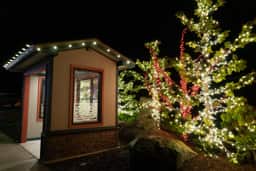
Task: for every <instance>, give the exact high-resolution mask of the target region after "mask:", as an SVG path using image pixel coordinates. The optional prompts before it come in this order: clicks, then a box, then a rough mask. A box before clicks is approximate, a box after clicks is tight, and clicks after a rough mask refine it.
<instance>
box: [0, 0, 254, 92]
mask: <svg viewBox="0 0 256 171" xmlns="http://www.w3.org/2000/svg"><path fill="white" fill-rule="evenodd" d="M193 9H194V2H193V1H192V0H169V1H163V2H161V1H160V0H159V1H152V2H147V1H145V2H140V1H138V0H137V1H134V0H127V1H83V2H80V3H79V2H76V1H71V2H68V3H67V2H64V1H59V3H52V2H47V1H41V2H40V1H34V2H33V3H31V2H30V3H23V4H15V5H13V4H1V5H0V22H1V25H0V35H1V36H0V40H1V47H0V64H1V66H2V64H3V63H4V62H5V61H6V60H7V59H8V58H9V57H11V56H12V55H14V54H15V53H16V52H17V51H18V50H19V49H21V48H22V47H24V45H25V44H27V43H28V44H36V43H45V42H52V41H65V40H78V39H86V38H98V39H100V40H101V41H103V42H104V43H106V44H107V45H109V46H111V47H112V48H114V49H116V50H118V51H120V52H121V53H123V54H124V55H126V56H127V57H130V58H131V59H133V60H136V59H137V58H139V59H149V54H148V52H147V50H146V49H145V48H144V43H145V42H148V41H151V40H155V39H158V40H160V41H161V42H162V44H161V46H160V48H161V55H164V56H170V57H175V56H178V53H179V39H180V33H181V31H182V28H183V26H182V25H181V24H180V22H179V20H178V19H177V18H176V17H175V13H176V12H178V11H184V12H185V13H187V14H192V12H193ZM216 18H217V19H218V20H219V21H220V22H221V26H222V27H223V28H224V29H228V30H231V31H233V32H239V30H240V28H241V27H240V26H241V24H243V23H245V22H246V21H250V20H252V19H253V18H256V2H255V0H242V1H240V0H227V1H226V4H225V6H224V7H222V8H220V9H219V11H218V12H217V14H216ZM255 52H256V46H250V47H248V48H247V50H244V51H243V52H242V53H241V54H242V55H243V57H246V59H247V60H248V61H249V68H252V69H254V68H255V69H256V64H254V63H256V62H254V59H255V58H256V57H255V56H254V55H255V54H256V53H255ZM0 74H1V75H0V76H1V78H2V81H1V85H0V92H1V91H7V90H12V91H13V90H17V91H18V90H20V89H19V88H17V87H19V86H20V84H19V83H18V82H21V78H20V74H17V73H15V74H10V73H8V72H6V71H4V70H3V69H2V68H1V72H0ZM3 80H4V81H3Z"/></svg>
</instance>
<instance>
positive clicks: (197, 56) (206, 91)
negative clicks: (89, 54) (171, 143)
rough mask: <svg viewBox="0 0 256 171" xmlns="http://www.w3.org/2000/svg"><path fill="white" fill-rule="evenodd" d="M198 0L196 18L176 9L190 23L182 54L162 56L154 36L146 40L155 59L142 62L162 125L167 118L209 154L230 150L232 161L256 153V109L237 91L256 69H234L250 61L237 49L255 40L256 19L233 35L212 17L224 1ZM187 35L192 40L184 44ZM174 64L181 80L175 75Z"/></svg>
mask: <svg viewBox="0 0 256 171" xmlns="http://www.w3.org/2000/svg"><path fill="white" fill-rule="evenodd" d="M195 2H196V5H197V7H196V9H195V11H194V16H193V17H192V18H188V17H187V16H186V15H185V14H184V13H178V14H177V17H178V18H179V19H180V20H181V23H182V24H183V25H185V29H184V30H183V32H182V36H181V42H180V54H179V58H176V59H175V60H171V59H168V58H160V57H159V48H158V45H159V41H154V42H150V43H146V47H147V48H148V49H149V52H150V55H151V60H150V61H142V62H140V61H138V62H137V65H138V66H139V67H140V68H141V70H142V71H143V72H144V85H145V87H146V88H147V90H148V92H149V94H150V95H151V97H152V101H151V104H150V105H151V107H153V112H152V117H153V118H154V119H155V120H156V121H157V125H159V127H161V124H160V123H167V124H168V127H169V128H170V130H172V131H175V132H177V133H179V134H181V135H183V137H184V138H185V140H186V139H187V137H188V138H189V139H188V140H191V141H193V142H194V144H195V145H197V146H198V147H199V148H200V149H201V150H202V151H204V152H206V154H209V155H210V156H216V155H222V154H226V155H227V157H228V158H229V159H230V160H231V161H232V162H234V163H238V162H242V161H243V160H245V159H246V157H248V156H249V154H255V152H254V151H255V149H256V143H255V142H256V135H255V132H256V121H255V120H256V113H255V112H254V111H253V108H252V107H251V106H249V104H248V103H247V100H246V98H244V97H238V96H236V93H235V91H237V90H239V89H241V88H242V87H244V86H247V85H249V84H252V83H253V82H254V81H255V72H251V73H248V74H244V73H242V74H243V76H240V75H241V74H240V75H239V74H235V73H241V72H242V71H243V70H244V69H245V68H246V61H245V60H243V59H239V58H238V56H237V50H238V49H241V48H244V47H245V46H246V45H247V44H249V43H254V42H256V36H255V34H253V33H252V29H253V26H254V25H255V22H249V23H246V24H245V25H243V26H242V30H241V32H240V33H239V34H238V36H237V38H235V39H233V40H232V39H230V38H229V31H227V30H225V31H223V30H221V28H220V25H219V22H218V21H217V20H215V19H214V17H213V14H214V12H216V11H217V10H218V9H219V7H221V6H223V5H224V2H223V1H222V0H217V1H213V0H195ZM187 34H189V36H190V37H191V38H192V39H193V40H191V41H188V42H186V43H185V35H187ZM228 38H229V39H230V40H228ZM185 48H186V49H185ZM172 69H175V70H176V71H177V73H178V75H179V79H174V77H173V76H175V75H174V74H171V71H172ZM234 75H236V77H234ZM160 121H161V122H160Z"/></svg>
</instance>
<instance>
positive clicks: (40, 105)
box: [37, 76, 45, 121]
mask: <svg viewBox="0 0 256 171" xmlns="http://www.w3.org/2000/svg"><path fill="white" fill-rule="evenodd" d="M44 103H45V77H42V76H41V77H39V78H38V101H37V120H38V121H40V120H42V119H43V116H44V106H45V105H44Z"/></svg>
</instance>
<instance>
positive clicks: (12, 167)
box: [0, 132, 50, 171]
mask: <svg viewBox="0 0 256 171" xmlns="http://www.w3.org/2000/svg"><path fill="white" fill-rule="evenodd" d="M0 171H50V169H48V168H47V167H46V166H43V165H41V164H39V163H38V160H37V159H36V158H35V157H34V156H33V155H32V154H30V153H29V152H28V151H26V150H25V149H24V148H23V147H22V146H21V145H19V144H17V143H14V142H13V141H12V139H10V138H9V137H7V136H6V135H4V134H3V133H1V132H0Z"/></svg>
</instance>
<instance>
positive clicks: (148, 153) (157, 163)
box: [130, 135, 197, 171]
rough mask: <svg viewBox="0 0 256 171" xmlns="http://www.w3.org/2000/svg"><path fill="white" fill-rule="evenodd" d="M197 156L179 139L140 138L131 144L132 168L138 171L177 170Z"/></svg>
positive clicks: (154, 136)
mask: <svg viewBox="0 0 256 171" xmlns="http://www.w3.org/2000/svg"><path fill="white" fill-rule="evenodd" d="M196 155H197V153H196V152H194V151H193V150H192V149H191V148H190V147H188V146H187V145H186V144H184V143H183V142H182V141H180V140H178V139H170V138H166V137H163V136H156V135H151V136H145V137H139V138H137V139H135V140H133V141H132V142H131V143H130V166H131V169H132V170H134V171H137V170H146V169H147V170H161V171H165V170H166V171H167V170H169V171H170V170H176V169H178V168H180V167H181V166H182V164H183V163H184V162H185V161H187V160H190V159H192V158H193V157H195V156H196Z"/></svg>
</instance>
